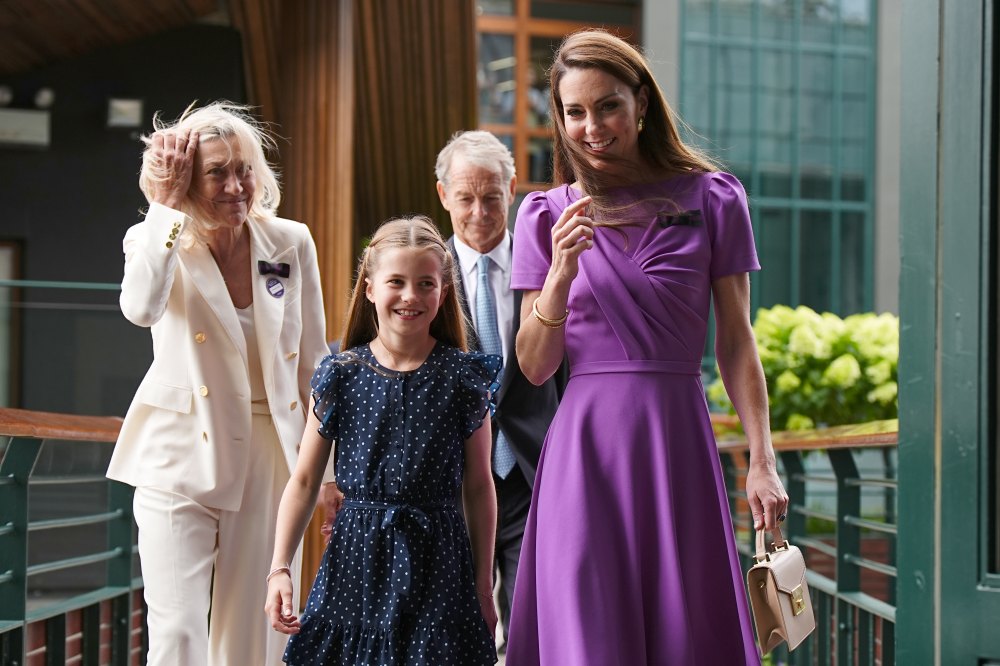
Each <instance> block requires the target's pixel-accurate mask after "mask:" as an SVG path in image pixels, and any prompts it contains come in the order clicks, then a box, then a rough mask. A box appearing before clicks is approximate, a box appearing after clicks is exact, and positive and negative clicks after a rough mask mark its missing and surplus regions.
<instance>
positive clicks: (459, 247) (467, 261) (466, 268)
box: [455, 230, 511, 275]
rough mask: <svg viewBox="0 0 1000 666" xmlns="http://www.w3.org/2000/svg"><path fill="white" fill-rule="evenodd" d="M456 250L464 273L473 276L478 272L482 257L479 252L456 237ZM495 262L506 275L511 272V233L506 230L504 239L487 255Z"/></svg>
mask: <svg viewBox="0 0 1000 666" xmlns="http://www.w3.org/2000/svg"><path fill="white" fill-rule="evenodd" d="M455 250H456V252H458V262H459V264H461V266H462V273H463V274H465V275H472V274H473V273H475V272H476V263H477V262H478V261H479V257H480V256H481V255H480V254H479V253H478V252H476V251H475V250H473V249H472V248H471V247H469V246H468V245H466V244H465V243H463V242H462V241H461V240H459V238H458V236H455ZM486 256H488V257H489V258H490V259H492V260H493V262H494V263H495V264H496V265H497V266H499V267H500V270H501V271H503V273H504V274H507V273H508V272H510V262H511V252H510V232H509V231H506V230H504V232H503V238H502V239H501V240H500V242H499V243H497V246H496V247H495V248H493V249H492V250H490V251H489V252H487V253H486Z"/></svg>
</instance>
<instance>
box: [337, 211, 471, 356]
mask: <svg viewBox="0 0 1000 666" xmlns="http://www.w3.org/2000/svg"><path fill="white" fill-rule="evenodd" d="M399 248H411V249H414V250H426V251H429V252H433V253H434V255H435V256H436V257H437V258H438V259H439V260H440V263H441V285H442V288H444V289H446V290H447V291H446V293H445V296H444V302H443V303H442V304H441V307H440V309H438V313H437V316H435V317H434V321H432V322H431V329H430V333H431V336H432V337H434V338H435V339H437V340H439V341H441V342H444V343H445V344H449V345H451V346H452V347H457V348H459V349H461V350H462V351H467V350H468V343H467V340H466V336H465V315H464V314H463V312H462V307H461V305H460V304H459V301H458V282H457V279H458V275H457V271H456V269H455V259H454V257H453V256H452V254H451V252H449V251H448V247H447V246H446V245H445V242H444V239H443V238H441V232H440V231H438V228H437V227H436V226H435V225H434V222H433V221H432V220H431V219H430V218H429V217H427V216H425V215H414V216H412V217H400V218H395V219H391V220H387V221H385V222H383V223H382V224H381V225H380V226H379V228H378V230H376V231H375V235H374V236H372V240H371V242H370V243H368V247H367V248H365V251H364V254H362V255H361V261H360V262H359V263H358V273H357V278H356V279H355V281H354V290H353V291H352V292H351V301H350V304H349V306H348V310H347V320H346V322H345V323H344V330H343V332H342V333H341V335H340V341H341V342H340V348H341V349H351V348H352V347H357V346H358V345H363V344H366V343H369V342H371V341H372V340H374V339H375V338H376V337H377V336H378V317H377V315H376V312H375V305H374V304H373V303H372V302H371V301H369V300H368V298H367V296H366V295H365V292H366V282H365V281H366V280H368V279H370V278H371V277H372V276H373V275H374V273H375V271H376V270H378V266H379V259H380V258H381V256H382V254H383V253H384V252H385V251H386V250H395V249H399Z"/></svg>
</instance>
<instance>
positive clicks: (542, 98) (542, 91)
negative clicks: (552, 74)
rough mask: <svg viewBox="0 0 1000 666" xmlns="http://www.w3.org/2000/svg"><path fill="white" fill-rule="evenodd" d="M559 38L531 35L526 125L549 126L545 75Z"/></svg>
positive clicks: (547, 80)
mask: <svg viewBox="0 0 1000 666" xmlns="http://www.w3.org/2000/svg"><path fill="white" fill-rule="evenodd" d="M561 41H562V40H561V38H556V37H532V38H531V43H530V49H531V66H530V67H528V91H527V94H528V127H548V126H549V124H550V123H549V79H548V77H547V76H546V72H548V70H549V67H551V66H552V60H553V58H555V53H556V49H558V48H559V43H560V42H561Z"/></svg>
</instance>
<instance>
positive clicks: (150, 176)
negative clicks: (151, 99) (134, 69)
mask: <svg viewBox="0 0 1000 666" xmlns="http://www.w3.org/2000/svg"><path fill="white" fill-rule="evenodd" d="M194 104H195V103H192V104H191V106H189V107H188V108H187V109H185V110H184V113H182V114H181V116H180V118H178V119H177V120H176V121H174V122H173V123H170V122H166V121H164V120H163V119H162V118H161V117H160V114H159V112H157V113H156V115H155V116H153V130H154V131H155V132H159V131H161V130H166V129H169V130H174V131H188V132H198V133H199V136H200V138H199V141H198V143H199V144H202V143H204V142H206V141H212V140H218V141H222V142H223V143H225V144H226V146H227V147H229V148H230V150H231V149H232V145H233V144H234V143H235V144H236V145H238V146H239V148H240V153H241V154H242V155H243V157H244V159H246V160H247V162H248V163H249V165H250V167H251V169H253V173H254V180H255V181H256V188H255V190H254V195H253V201H251V202H250V206H249V215H250V217H253V218H254V219H255V220H257V221H264V220H267V219H270V218H273V217H274V216H275V214H276V212H277V209H278V204H279V203H280V202H281V186H280V184H279V182H278V174H277V172H276V170H275V167H274V166H272V165H271V164H270V163H269V162H268V161H267V157H266V156H265V154H264V151H265V150H268V151H271V150H276V149H277V144H276V143H275V140H274V137H273V136H272V134H271V132H270V131H269V130H268V128H267V126H266V125H265V124H263V123H261V122H259V121H258V120H256V119H255V118H254V117H253V116H252V115H251V113H250V107H248V106H243V105H240V104H235V103H233V102H228V101H225V100H219V101H216V102H212V103H211V104H207V105H205V106H203V107H200V108H195V106H194ZM141 139H142V142H143V143H144V144H145V146H146V147H145V149H144V150H143V153H142V169H141V170H140V172H139V189H141V190H142V193H143V194H144V195H145V196H146V200H147V201H150V200H151V195H152V185H153V183H155V182H157V181H162V180H164V179H165V177H166V176H165V174H164V173H163V172H162V167H161V166H160V165H158V164H155V163H154V160H153V159H152V154H151V148H152V144H153V139H152V135H144V136H142V137H141ZM181 211H182V212H184V213H186V214H187V215H189V216H191V219H192V224H191V225H190V227H189V228H192V231H193V233H194V236H195V238H197V239H198V240H205V236H206V233H207V232H208V231H211V230H212V229H214V228H215V227H217V226H218V225H217V224H215V223H213V222H212V221H211V220H210V219H207V216H205V215H203V214H199V213H200V212H201V211H200V209H199V207H198V205H197V203H196V202H195V201H194V200H193V199H192V198H191V196H190V192H189V195H188V196H187V197H185V199H184V203H182V204H181ZM187 233H188V232H187V231H185V233H184V236H187ZM184 240H185V241H186V242H185V243H184V244H185V245H190V242H191V241H192V240H193V239H191V238H185V239H184Z"/></svg>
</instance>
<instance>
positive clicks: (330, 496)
mask: <svg viewBox="0 0 1000 666" xmlns="http://www.w3.org/2000/svg"><path fill="white" fill-rule="evenodd" d="M319 505H320V506H321V507H322V508H323V526H322V527H321V528H320V530H319V531H320V534H322V535H323V543H324V544H327V543H330V535H331V534H333V521H334V520H336V519H337V512H338V511H340V507H341V506H343V505H344V493H342V492H340V488H339V487H338V486H337V482H336V481H331V482H329V483H324V484H323V485H322V486H321V487H320V491H319Z"/></svg>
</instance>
